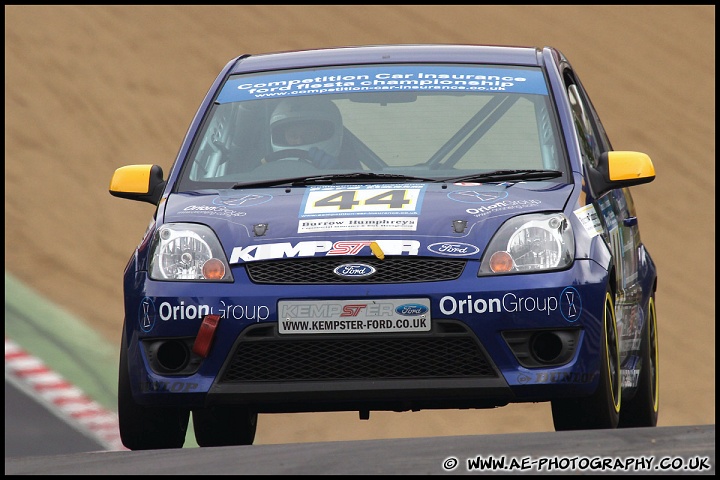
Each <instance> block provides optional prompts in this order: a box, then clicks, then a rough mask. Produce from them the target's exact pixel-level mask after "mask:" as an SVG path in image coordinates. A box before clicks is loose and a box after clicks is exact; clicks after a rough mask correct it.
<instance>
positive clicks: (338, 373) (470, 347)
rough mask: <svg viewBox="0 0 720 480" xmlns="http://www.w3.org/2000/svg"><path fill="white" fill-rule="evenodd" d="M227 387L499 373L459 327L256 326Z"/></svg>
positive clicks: (241, 345)
mask: <svg viewBox="0 0 720 480" xmlns="http://www.w3.org/2000/svg"><path fill="white" fill-rule="evenodd" d="M233 352H234V353H233V354H232V358H231V359H230V361H229V363H228V365H227V367H226V368H225V370H224V373H223V374H222V377H221V378H222V379H221V383H240V382H263V381H310V380H367V379H422V378H458V377H478V378H494V377H497V374H496V372H495V370H494V368H493V367H492V365H491V364H490V362H489V361H488V359H487V356H486V354H485V352H484V351H483V349H482V348H481V347H480V344H479V343H478V341H477V339H476V337H475V336H474V335H473V334H472V333H471V332H470V331H468V330H467V328H466V327H464V326H462V325H461V324H459V323H456V322H443V323H439V324H436V325H435V326H434V328H433V331H432V332H430V333H410V334H364V335H346V336H344V335H331V336H325V337H324V338H317V336H315V335H313V336H312V337H309V336H299V335H298V336H296V335H293V336H282V337H281V336H280V335H278V334H277V329H276V327H275V325H267V326H257V327H255V328H253V327H251V328H249V329H248V330H246V331H245V332H244V333H243V335H241V337H240V339H239V340H238V342H237V343H236V345H235V347H234V350H233Z"/></svg>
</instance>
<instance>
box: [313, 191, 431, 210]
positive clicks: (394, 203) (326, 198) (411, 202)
mask: <svg viewBox="0 0 720 480" xmlns="http://www.w3.org/2000/svg"><path fill="white" fill-rule="evenodd" d="M369 187H371V188H367V187H364V188H353V189H348V188H347V187H344V188H338V189H335V190H334V189H325V188H323V189H322V190H315V191H309V192H307V194H306V197H305V203H304V205H303V210H302V213H301V215H318V214H333V213H338V212H351V213H357V214H360V213H378V212H384V213H413V214H417V213H418V210H419V200H420V198H421V196H422V191H423V189H424V186H417V188H416V187H415V186H414V185H413V186H409V188H378V186H377V185H375V186H369Z"/></svg>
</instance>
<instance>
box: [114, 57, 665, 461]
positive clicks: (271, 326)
mask: <svg viewBox="0 0 720 480" xmlns="http://www.w3.org/2000/svg"><path fill="white" fill-rule="evenodd" d="M654 178H655V170H654V167H653V164H652V161H651V160H650V158H649V157H648V156H647V155H645V154H643V153H639V152H633V151H615V150H613V148H612V145H611V143H610V140H609V139H608V136H607V134H606V133H605V130H604V129H603V125H602V124H601V122H600V119H599V118H598V114H597V112H596V111H595V109H594V107H593V105H592V103H591V101H590V99H589V98H588V95H587V93H586V91H585V89H584V88H583V85H582V84H581V83H580V79H579V78H578V76H577V75H576V73H575V71H574V70H573V68H572V67H571V65H570V64H569V63H568V61H567V60H566V58H565V57H564V56H563V55H562V54H561V53H560V52H559V51H558V50H556V49H554V48H550V47H545V48H541V49H537V48H520V47H500V46H470V45H395V46H367V47H347V48H336V49H322V50H310V51H299V52H284V53H272V54H263V55H242V56H239V57H237V58H235V59H233V60H232V61H230V62H229V63H228V64H227V66H226V67H225V68H224V69H223V70H222V72H220V74H219V75H218V77H217V79H216V80H215V82H214V83H213V85H212V87H211V88H210V90H209V92H208V93H207V96H206V97H205V99H204V100H203V102H202V104H201V106H200V108H199V110H198V112H197V114H196V116H195V118H194V119H193V121H192V124H191V125H190V128H189V131H188V133H187V136H186V137H185V139H184V141H183V143H182V146H181V148H180V151H179V153H178V156H177V158H176V160H175V163H174V165H173V166H172V168H171V170H170V171H169V174H168V175H167V178H165V177H164V173H163V171H162V169H161V167H159V166H158V165H129V166H125V167H121V168H118V169H117V170H116V171H115V173H114V175H113V177H112V179H111V182H110V193H111V194H112V195H115V196H117V197H122V198H128V199H133V200H139V201H144V202H148V203H151V204H153V205H154V206H155V207H156V209H155V212H154V215H153V217H152V220H151V222H150V225H149V227H148V229H147V232H146V233H145V235H144V238H143V240H142V241H141V243H140V244H139V245H138V246H137V249H136V250H135V252H134V253H133V255H132V256H131V258H130V260H129V262H128V264H127V267H126V270H125V274H124V299H125V300H124V305H125V312H124V316H125V318H124V328H123V333H122V345H121V352H120V364H119V392H118V413H119V421H120V433H121V437H122V441H123V443H124V444H125V446H126V447H128V448H130V449H132V450H142V449H156V448H178V447H182V446H183V444H184V441H185V438H186V434H187V427H188V424H189V421H190V417H191V414H192V421H193V429H194V432H195V436H196V440H197V443H198V445H200V446H220V445H241V444H252V443H253V440H254V437H255V431H256V426H257V419H258V414H260V413H282V412H319V411H358V412H359V416H360V418H361V419H367V418H369V414H370V412H371V411H372V410H376V411H409V410H421V409H455V408H463V409H465V408H493V407H499V406H504V405H507V404H509V403H515V402H550V403H551V406H552V417H553V422H554V426H555V428H556V429H557V430H571V429H592V428H615V427H635V426H655V425H656V423H657V417H658V407H659V396H658V387H659V385H658V383H659V382H658V378H659V376H658V338H657V323H656V314H655V291H656V288H657V271H656V267H655V264H654V263H653V260H652V258H651V256H650V254H649V253H648V250H647V249H646V247H645V246H644V244H643V243H642V242H641V238H640V232H639V230H638V227H639V225H638V219H637V215H636V211H635V207H634V204H633V200H632V197H631V194H630V192H629V190H628V188H629V187H631V186H635V185H640V184H644V183H647V182H650V181H652V180H653V179H654Z"/></svg>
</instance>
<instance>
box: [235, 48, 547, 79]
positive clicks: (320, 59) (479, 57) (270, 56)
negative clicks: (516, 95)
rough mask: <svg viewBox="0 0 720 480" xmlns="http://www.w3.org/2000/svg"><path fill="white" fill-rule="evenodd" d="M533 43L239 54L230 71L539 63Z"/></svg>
mask: <svg viewBox="0 0 720 480" xmlns="http://www.w3.org/2000/svg"><path fill="white" fill-rule="evenodd" d="M540 54H541V49H539V48H537V47H522V46H501V45H449V44H408V45H364V46H346V47H335V48H319V49H312V50H296V51H285V52H274V53H263V54H258V55H241V56H240V57H237V59H236V60H237V61H236V63H235V64H234V65H233V67H232V69H231V70H230V72H229V73H230V74H235V73H249V72H258V71H264V70H274V69H283V68H303V67H312V66H330V65H356V64H378V63H415V62H421V63H448V62H450V63H490V64H499V65H503V64H507V65H522V66H539V65H541V64H542V63H541V60H540V58H541V55H540Z"/></svg>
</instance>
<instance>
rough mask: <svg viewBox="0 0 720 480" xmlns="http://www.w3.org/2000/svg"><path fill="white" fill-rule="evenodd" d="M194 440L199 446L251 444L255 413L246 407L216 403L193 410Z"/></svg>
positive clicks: (254, 427) (253, 436)
mask: <svg viewBox="0 0 720 480" xmlns="http://www.w3.org/2000/svg"><path fill="white" fill-rule="evenodd" d="M192 416H193V428H194V429H195V440H196V441H197V444H198V445H199V446H201V447H223V446H229V445H252V443H253V441H255V431H256V430H257V419H258V415H257V413H255V412H253V411H251V410H249V409H248V408H246V407H238V406H234V405H230V406H228V405H218V406H213V407H207V408H200V409H195V410H193V413H192Z"/></svg>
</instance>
